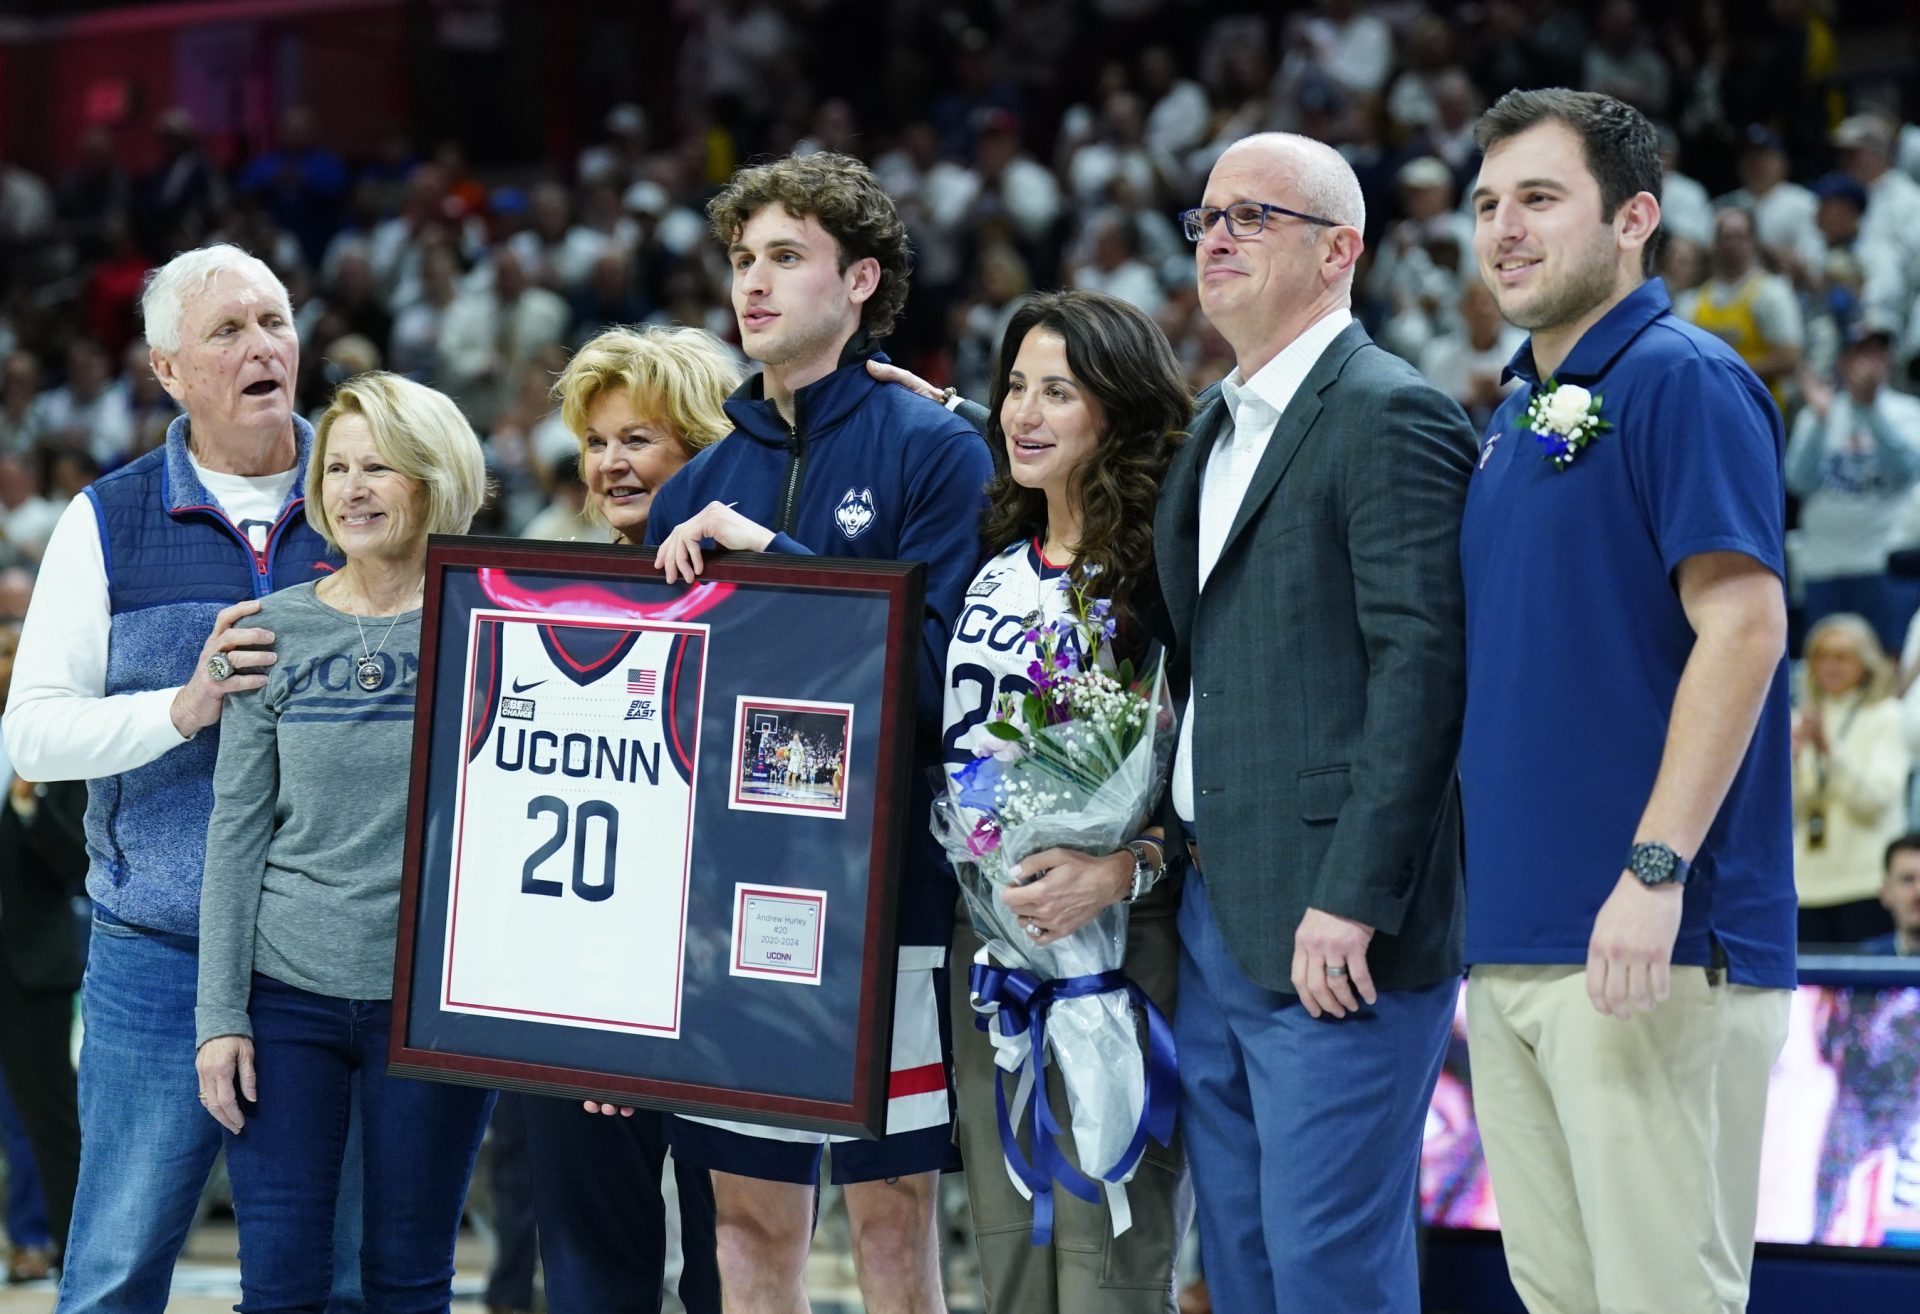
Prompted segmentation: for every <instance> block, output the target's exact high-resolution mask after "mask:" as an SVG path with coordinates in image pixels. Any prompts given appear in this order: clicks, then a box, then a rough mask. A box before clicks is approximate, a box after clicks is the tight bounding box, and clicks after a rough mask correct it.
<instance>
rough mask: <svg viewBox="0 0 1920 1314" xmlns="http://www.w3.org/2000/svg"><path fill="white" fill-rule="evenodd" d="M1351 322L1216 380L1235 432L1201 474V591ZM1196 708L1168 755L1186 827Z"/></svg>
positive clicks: (1331, 314)
mask: <svg viewBox="0 0 1920 1314" xmlns="http://www.w3.org/2000/svg"><path fill="white" fill-rule="evenodd" d="M1352 322H1353V316H1352V315H1351V314H1350V313H1348V311H1347V308H1346V307H1345V306H1341V307H1339V308H1338V309H1335V310H1330V311H1328V312H1327V313H1326V314H1324V315H1322V316H1321V317H1320V318H1319V319H1317V320H1315V321H1314V322H1313V323H1312V324H1311V325H1309V326H1308V328H1307V331H1306V332H1304V333H1302V334H1301V335H1300V336H1299V337H1297V338H1295V339H1294V340H1293V341H1292V342H1290V343H1288V344H1287V345H1286V346H1285V347H1283V348H1282V349H1281V351H1280V354H1279V355H1278V356H1275V357H1274V358H1273V359H1272V360H1270V361H1268V362H1267V363H1266V364H1265V365H1264V366H1262V367H1261V369H1260V371H1259V372H1258V373H1257V374H1255V375H1254V376H1253V377H1252V378H1251V379H1242V378H1241V377H1240V371H1239V370H1238V369H1235V370H1234V371H1233V373H1231V374H1229V375H1228V376H1227V377H1226V379H1225V380H1223V381H1222V382H1221V384H1220V395H1221V397H1222V398H1223V399H1224V400H1225V401H1226V403H1227V410H1228V411H1229V412H1230V413H1231V414H1232V416H1233V428H1232V429H1231V430H1229V431H1228V432H1227V433H1225V434H1222V435H1221V437H1220V439H1219V441H1217V442H1216V443H1214V445H1213V451H1212V452H1211V453H1210V454H1209V455H1208V457H1207V466H1206V469H1205V470H1203V471H1202V472H1201V474H1200V554H1199V555H1200V580H1199V587H1200V589H1205V588H1206V586H1207V577H1208V576H1209V575H1211V574H1213V568H1214V565H1215V564H1216V563H1218V562H1219V560H1220V549H1222V548H1223V547H1225V546H1226V543H1227V530H1228V529H1230V528H1232V526H1233V518H1234V517H1235V516H1236V515H1238V514H1239V512H1240V503H1241V502H1243V501H1244V500H1246V496H1247V486H1248V485H1249V484H1251V483H1252V482H1253V473H1254V471H1255V470H1256V469H1258V468H1259V465H1260V458H1261V457H1262V456H1264V455H1266V451H1267V442H1268V441H1269V440H1270V439H1271V438H1272V437H1273V430H1274V427H1275V426H1276V425H1277V424H1279V422H1280V417H1281V415H1282V414H1284V413H1285V412H1286V409H1287V406H1288V404H1289V403H1290V402H1292V401H1293V395H1294V394H1295V393H1296V392H1298V391H1300V385H1301V384H1302V383H1305V382H1306V380H1307V375H1308V374H1310V373H1312V371H1313V367H1314V366H1315V365H1316V364H1318V363H1319V360H1320V357H1321V356H1322V355H1323V354H1325V352H1326V350H1327V348H1328V347H1330V346H1332V345H1333V340H1334V339H1335V338H1337V337H1339V336H1340V333H1341V331H1342V330H1344V329H1345V328H1346V327H1347V325H1348V324H1350V323H1352ZM1199 710H1200V703H1199V699H1198V698H1197V697H1189V699H1188V701H1187V714H1186V716H1184V717H1183V718H1181V721H1180V745H1179V748H1178V749H1177V750H1176V751H1175V752H1174V756H1173V806H1174V810H1175V811H1177V812H1178V813H1179V814H1180V816H1181V818H1182V819H1183V820H1185V821H1189V822H1191V821H1192V820H1193V718H1194V717H1195V716H1196V715H1198V713H1199Z"/></svg>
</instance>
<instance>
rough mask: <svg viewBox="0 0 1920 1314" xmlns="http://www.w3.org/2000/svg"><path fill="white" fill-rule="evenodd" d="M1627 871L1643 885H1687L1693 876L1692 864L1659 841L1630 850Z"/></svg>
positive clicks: (1635, 846) (1639, 845) (1649, 842)
mask: <svg viewBox="0 0 1920 1314" xmlns="http://www.w3.org/2000/svg"><path fill="white" fill-rule="evenodd" d="M1627 870H1628V871H1630V872H1632V873H1633V874H1634V876H1635V877H1637V878H1638V879H1639V881H1640V883H1641V884H1642V885H1685V884H1686V883H1687V880H1688V878H1689V877H1691V876H1692V875H1693V868H1692V866H1691V864H1689V863H1688V862H1687V860H1686V859H1685V858H1683V857H1681V856H1680V855H1679V854H1678V853H1675V852H1674V851H1673V849H1672V847H1671V846H1669V845H1666V844H1662V843H1661V842H1660V841H1659V840H1648V841H1646V842H1645V843H1643V844H1636V845H1634V846H1633V848H1631V849H1630V850H1628V852H1627Z"/></svg>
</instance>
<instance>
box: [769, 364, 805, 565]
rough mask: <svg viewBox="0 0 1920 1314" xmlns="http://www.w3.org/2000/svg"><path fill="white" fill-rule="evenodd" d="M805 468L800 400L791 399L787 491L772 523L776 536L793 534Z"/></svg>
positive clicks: (788, 428)
mask: <svg viewBox="0 0 1920 1314" xmlns="http://www.w3.org/2000/svg"><path fill="white" fill-rule="evenodd" d="M806 468H807V440H806V439H805V438H802V437H801V436H800V399H799V398H798V397H796V398H794V399H793V423H792V424H790V425H788V426H787V491H786V492H785V493H784V494H782V495H781V498H780V514H779V516H778V517H777V518H776V519H775V520H774V522H773V532H774V533H776V534H791V533H793V521H794V517H795V516H796V515H797V514H798V512H799V510H800V508H799V506H798V502H799V500H800V475H801V474H802V472H804V471H805V470H806Z"/></svg>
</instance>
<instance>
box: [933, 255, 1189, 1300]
mask: <svg viewBox="0 0 1920 1314" xmlns="http://www.w3.org/2000/svg"><path fill="white" fill-rule="evenodd" d="M1191 415H1192V397H1191V395H1190V394H1189V392H1188V390H1187V387H1186V384H1185V382H1184V381H1183V378H1182V374H1181V370H1180V366H1179V363H1178V361H1176V360H1175V358H1174V355H1173V350H1172V348H1171V347H1170V346H1169V345H1168V344H1167V340H1166V337H1165V335H1163V334H1162V333H1161V331H1160V330H1159V328H1158V327H1157V326H1156V325H1155V324H1154V323H1153V321H1152V320H1151V319H1149V318H1148V317H1147V316H1146V315H1145V314H1143V313H1141V312H1140V311H1138V310H1136V309H1135V308H1133V307H1132V306H1130V305H1128V304H1126V303H1125V302H1123V301H1119V300H1117V299H1115V298H1113V297H1109V296H1105V295H1103V294H1100V293H1092V292H1058V293H1051V294H1048V295H1044V296H1038V297H1034V298H1033V299H1032V300H1030V301H1028V302H1027V303H1026V304H1025V305H1023V306H1022V307H1021V308H1020V310H1019V311H1018V312H1017V313H1016V314H1015V315H1014V316H1013V318H1012V319H1011V320H1010V321H1009V323H1008V326H1007V331H1006V335H1005V337H1004V339H1003V340H1002V342H1001V346H1000V355H999V361H998V364H997V366H996V370H995V375H994V384H993V396H992V401H991V406H990V414H989V418H988V425H987V440H988V445H989V447H990V448H991V450H992V453H993V462H994V479H993V482H992V483H991V484H990V485H989V486H988V495H989V501H990V506H989V509H988V513H987V516H986V520H985V523H984V526H983V529H982V539H983V546H984V547H985V549H986V550H987V552H988V553H989V554H990V556H989V559H988V561H987V563H986V565H985V566H983V567H982V568H981V570H980V573H979V575H978V576H977V577H976V579H975V580H974V583H973V585H972V587H971V588H970V589H969V590H968V595H967V605H966V607H965V609H964V610H963V612H962V614H961V618H960V621H959V623H958V625H957V626H956V627H955V630H954V635H953V640H952V643H951V645H950V646H949V648H948V653H947V681H946V707H945V716H944V721H945V731H946V733H945V740H944V742H945V745H946V751H947V756H948V758H949V762H948V766H949V768H950V769H951V768H954V767H959V766H962V765H964V764H965V763H966V762H967V761H970V760H971V759H972V757H973V751H974V749H975V748H976V747H981V746H984V744H983V741H982V739H981V736H983V735H985V734H986V731H985V730H984V725H985V723H986V722H987V721H989V720H990V719H992V716H993V715H994V712H993V708H994V704H995V701H996V699H997V697H998V696H999V695H1000V694H1002V693H1009V692H1018V693H1024V692H1027V691H1028V690H1029V689H1030V688H1031V686H1030V685H1029V684H1028V681H1027V667H1028V665H1029V663H1030V662H1031V661H1032V660H1033V658H1034V652H1033V649H1032V645H1031V643H1030V642H1029V641H1028V640H1027V638H1026V636H1027V635H1028V634H1029V633H1030V632H1031V631H1032V630H1033V628H1034V626H1035V624H1036V623H1045V622H1046V621H1048V620H1055V619H1059V618H1060V617H1062V616H1064V615H1066V614H1067V608H1068V607H1069V606H1070V605H1071V600H1070V598H1069V597H1068V595H1067V594H1065V593H1063V592H1062V590H1061V589H1060V587H1059V586H1058V585H1057V584H1056V583H1055V581H1056V580H1058V579H1059V578H1060V577H1061V576H1066V577H1067V578H1068V579H1069V580H1070V581H1071V582H1072V584H1073V585H1074V586H1075V587H1077V588H1078V589H1079V590H1080V591H1081V592H1082V593H1084V594H1086V595H1088V596H1092V597H1099V598H1104V599H1106V600H1107V602H1108V603H1109V605H1110V606H1111V608H1112V612H1111V614H1112V616H1113V617H1114V618H1115V619H1116V620H1117V622H1118V628H1117V632H1116V635H1115V638H1114V640H1113V641H1112V644H1111V650H1112V654H1113V657H1114V659H1115V660H1116V661H1118V660H1124V659H1131V660H1132V661H1133V662H1134V664H1135V665H1136V666H1140V665H1142V664H1143V663H1145V662H1150V661H1151V659H1152V655H1153V652H1154V651H1155V649H1156V648H1157V643H1158V642H1159V641H1163V640H1164V639H1165V638H1166V637H1167V636H1168V635H1169V633H1170V626H1169V625H1168V622H1167V619H1166V615H1165V609H1164V607H1163V606H1162V604H1161V601H1160V589H1159V586H1158V583H1157V580H1156V576H1155V574H1154V564H1153V510H1154V504H1155V502H1156V501H1157V500H1158V497H1159V492H1160V480H1161V476H1162V475H1163V474H1164V473H1165V472H1166V468H1167V463H1168V462H1169V461H1170V460H1171V459H1172V457H1173V452H1174V448H1175V447H1176V445H1177V444H1178V443H1179V441H1180V440H1181V438H1182V436H1183V431H1184V429H1185V427H1186V425H1187V422H1188V420H1189V419H1190V418H1191ZM1166 870H1167V864H1166V845H1165V843H1164V841H1163V839H1162V838H1161V834H1160V831H1159V830H1158V828H1150V829H1148V830H1147V831H1146V832H1145V833H1143V834H1142V835H1141V836H1140V837H1139V838H1138V839H1136V840H1134V841H1132V842H1131V843H1129V844H1128V845H1127V846H1126V847H1125V848H1122V849H1120V850H1118V851H1116V852H1114V853H1108V854H1087V853H1080V852H1077V851H1074V850H1070V849H1058V848H1056V849H1045V850H1042V851H1041V852H1039V853H1035V854H1032V855H1030V856H1028V857H1027V858H1025V859H1023V860H1022V861H1021V863H1020V864H1019V877H1020V879H1021V882H1022V883H1021V884H1019V885H1016V886H1012V887H1008V888H1007V889H1006V890H1005V891H1004V898H1005V900H1006V903H1007V906H1008V907H1009V908H1011V909H1012V910H1013V911H1014V912H1016V913H1017V914H1019V915H1020V917H1021V919H1022V924H1023V928H1024V929H1025V931H1026V933H1027V935H1028V936H1029V937H1030V938H1031V939H1032V941H1033V942H1034V943H1035V944H1037V945H1043V946H1044V945H1048V944H1052V943H1055V942H1056V941H1057V940H1058V939H1059V938H1060V937H1062V936H1065V935H1069V934H1071V933H1072V932H1074V931H1075V930H1078V929H1079V928H1080V927H1082V926H1084V925H1085V924H1086V923H1087V922H1088V921H1090V920H1091V919H1092V918H1093V917H1094V915H1095V914H1096V913H1098V912H1099V911H1100V910H1101V909H1103V908H1105V907H1107V906H1109V905H1111V904H1114V903H1117V902H1120V901H1121V900H1129V901H1131V902H1132V904H1133V907H1132V916H1131V917H1130V919H1129V925H1128V933H1127V952H1126V958H1125V960H1124V962H1123V964H1122V966H1123V968H1124V970H1125V971H1126V973H1127V975H1129V976H1130V977H1132V978H1133V979H1134V980H1135V981H1136V982H1138V983H1139V984H1140V986H1141V987H1142V988H1143V989H1144V990H1145V991H1146V992H1147V994H1148V995H1149V996H1150V997H1151V998H1152V999H1153V1001H1154V1003H1155V1004H1156V1005H1158V1006H1159V1008H1160V1009H1161V1010H1162V1011H1163V1012H1165V1013H1169V1014H1170V1013H1171V1012H1172V1011H1173V1002H1174V980H1175V972H1176V967H1177V963H1178V958H1179V951H1178V942H1177V940H1176V937H1175V932H1174V923H1173V914H1174V909H1175V907H1176V906H1177V898H1176V891H1175V890H1174V889H1173V887H1172V883H1171V882H1167V881H1163V880H1161V879H1160V878H1161V877H1162V876H1163V875H1164V874H1165V872H1166ZM981 944H982V941H981V938H980V936H979V935H978V934H977V933H976V932H975V931H974V929H973V928H972V926H971V925H970V924H969V922H968V919H967V918H966V917H964V916H963V917H961V918H959V919H958V929H957V930H956V932H955V937H954V944H953V958H952V961H953V962H955V963H956V964H963V963H967V962H969V961H971V960H972V959H973V957H974V955H975V953H976V952H977V951H978V950H979V949H980V947H981ZM963 981H964V978H963V977H962V976H960V975H959V974H958V973H956V975H955V987H954V991H953V1001H952V1008H953V1014H954V1028H953V1030H954V1073H955V1084H956V1086H957V1087H958V1093H959V1119H958V1126H959V1139H960V1145H961V1150H962V1153H963V1154H964V1156H965V1157H966V1160H967V1164H968V1168H969V1171H968V1173H967V1191H968V1195H969V1197H970V1200H971V1203H972V1206H973V1217H974V1229H975V1233H976V1236H977V1239H978V1244H979V1251H980V1265H981V1276H982V1279H983V1282H984V1285H985V1288H986V1293H987V1303H988V1308H989V1309H991V1310H996V1311H1000V1310H1006V1311H1013V1310H1018V1311H1020V1314H1048V1312H1049V1311H1073V1310H1090V1311H1091V1310H1098V1311H1101V1312H1102V1314H1106V1312H1107V1311H1130V1310H1139V1311H1142V1314H1146V1312H1147V1311H1152V1312H1153V1314H1161V1312H1162V1311H1165V1310H1166V1309H1168V1308H1170V1307H1171V1303H1172V1284H1173V1263H1174V1257H1175V1255H1176V1253H1177V1252H1178V1250H1179V1246H1180V1240H1181V1237H1182V1236H1183V1234H1184V1233H1185V1231H1186V1227H1187V1223H1188V1221H1189V1218H1190V1215H1191V1206H1190V1204H1185V1203H1182V1200H1181V1197H1182V1194H1183V1193H1182V1192H1180V1191H1179V1189H1178V1187H1179V1183H1180V1178H1181V1176H1182V1173H1183V1166H1182V1158H1183V1157H1182V1155H1181V1154H1180V1151H1179V1142H1178V1140H1177V1139H1176V1140H1175V1142H1174V1145H1173V1146H1172V1147H1170V1148H1167V1149H1164V1150H1163V1149H1161V1148H1160V1147H1158V1146H1155V1145H1152V1144H1149V1146H1148V1147H1147V1152H1146V1157H1145V1159H1144V1160H1143V1161H1142V1163H1141V1165H1140V1168H1139V1170H1138V1172H1137V1173H1136V1175H1135V1177H1134V1178H1133V1180H1132V1182H1130V1183H1129V1184H1128V1186H1127V1194H1128V1199H1129V1202H1130V1205H1131V1209H1132V1215H1133V1222H1132V1226H1131V1227H1130V1228H1129V1230H1128V1231H1127V1233H1126V1235H1125V1237H1124V1238H1120V1239H1116V1238H1115V1237H1114V1236H1113V1234H1112V1232H1113V1225H1112V1219H1111V1217H1110V1216H1109V1214H1108V1211H1107V1207H1106V1205H1105V1203H1104V1202H1103V1203H1101V1204H1088V1203H1085V1202H1084V1201H1082V1200H1080V1199H1078V1198H1076V1197H1074V1196H1072V1195H1070V1194H1068V1193H1066V1192H1056V1193H1055V1209H1056V1213H1055V1218H1054V1224H1053V1229H1054V1235H1053V1241H1052V1243H1051V1244H1049V1245H1045V1246H1035V1245H1033V1244H1032V1235H1031V1233H1032V1225H1033V1206H1032V1204H1031V1203H1030V1202H1029V1201H1027V1200H1026V1199H1024V1198H1023V1197H1022V1196H1021V1195H1020V1194H1019V1193H1018V1192H1016V1191H1015V1190H1014V1188H1013V1186H1012V1184H1011V1183H1010V1182H1009V1180H1008V1178H1007V1174H1006V1172H1005V1171H1004V1170H1003V1167H1002V1165H1001V1163H1000V1158H1001V1154H1002V1147H1001V1143H1000V1136H999V1130H998V1119H997V1116H996V1112H995V1099H994V1082H995V1079H996V1075H997V1071H998V1070H997V1069H996V1068H995V1066H994V1053H993V1047H992V1044H991V1043H990V1041H989V1040H988V1038H987V1037H986V1035H985V1034H983V1033H982V1032H980V1031H978V1030H976V1029H975V1027H974V1025H973V1011H972V1007H971V1004H970V1001H969V999H968V994H967V990H966V987H965V985H964V984H963ZM1051 1080H1052V1081H1053V1083H1054V1084H1055V1085H1056V1086H1057V1085H1058V1076H1057V1072H1055V1073H1054V1075H1053V1076H1052V1078H1051ZM1050 1098H1051V1099H1052V1101H1053V1104H1054V1107H1055V1108H1064V1107H1065V1101H1064V1096H1063V1094H1062V1092H1061V1091H1059V1090H1055V1091H1053V1092H1052V1094H1051V1096H1050ZM1082 1166H1083V1167H1086V1168H1088V1169H1089V1170H1096V1169H1097V1168H1099V1167H1101V1166H1102V1165H1082Z"/></svg>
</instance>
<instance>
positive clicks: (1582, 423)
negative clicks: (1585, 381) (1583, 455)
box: [1527, 379, 1613, 470]
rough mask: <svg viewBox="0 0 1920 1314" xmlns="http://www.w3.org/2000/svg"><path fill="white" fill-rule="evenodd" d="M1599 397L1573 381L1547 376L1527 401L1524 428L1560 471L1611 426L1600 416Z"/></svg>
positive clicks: (1611, 426)
mask: <svg viewBox="0 0 1920 1314" xmlns="http://www.w3.org/2000/svg"><path fill="white" fill-rule="evenodd" d="M1600 400H1601V399H1600V396H1599V394H1597V393H1592V392H1588V391H1587V390H1586V389H1585V388H1582V387H1581V386H1580V385H1579V384H1577V383H1557V382H1555V381H1554V380H1552V379H1548V380H1547V381H1546V382H1545V383H1544V384H1543V385H1541V387H1540V390H1539V391H1537V392H1535V393H1534V394H1533V400H1532V401H1529V402H1528V403H1527V428H1528V429H1530V430H1532V432H1533V436H1534V440H1535V441H1536V442H1538V443H1539V444H1540V447H1541V449H1542V450H1543V451H1544V452H1545V453H1546V457H1547V459H1548V460H1549V461H1551V462H1553V468H1554V469H1556V470H1564V469H1566V468H1567V467H1568V466H1570V465H1572V464H1573V458H1574V457H1576V456H1578V455H1579V454H1580V452H1581V449H1582V448H1584V447H1586V445H1587V444H1588V443H1590V442H1592V441H1593V439H1594V435H1596V434H1598V433H1600V432H1601V431H1602V430H1604V429H1611V428H1613V425H1612V424H1610V423H1608V422H1607V421H1606V420H1603V419H1601V418H1600Z"/></svg>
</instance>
